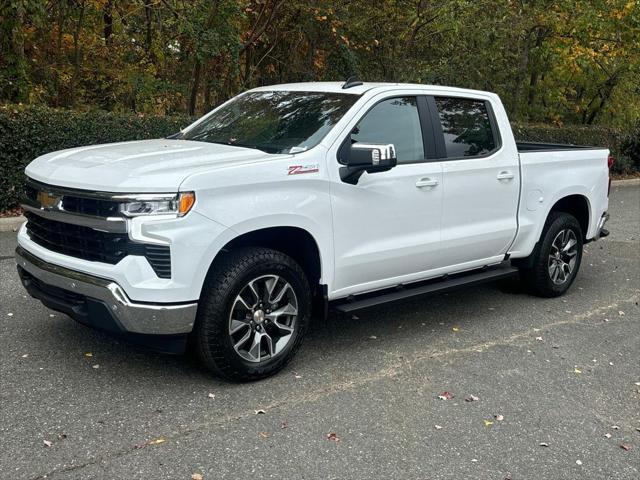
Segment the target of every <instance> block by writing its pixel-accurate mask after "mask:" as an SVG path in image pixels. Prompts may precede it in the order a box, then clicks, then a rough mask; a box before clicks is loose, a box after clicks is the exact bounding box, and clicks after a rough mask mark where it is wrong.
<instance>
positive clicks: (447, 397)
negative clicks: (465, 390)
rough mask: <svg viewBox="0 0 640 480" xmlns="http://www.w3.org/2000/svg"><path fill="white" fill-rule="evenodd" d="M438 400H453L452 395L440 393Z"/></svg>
mask: <svg viewBox="0 0 640 480" xmlns="http://www.w3.org/2000/svg"><path fill="white" fill-rule="evenodd" d="M438 398H439V399H440V400H451V399H452V398H453V394H451V393H449V392H442V393H441V394H440V395H438Z"/></svg>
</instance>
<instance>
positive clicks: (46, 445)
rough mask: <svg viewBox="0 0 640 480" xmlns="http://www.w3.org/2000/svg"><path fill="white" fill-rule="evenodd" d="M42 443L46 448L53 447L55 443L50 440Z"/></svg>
mask: <svg viewBox="0 0 640 480" xmlns="http://www.w3.org/2000/svg"><path fill="white" fill-rule="evenodd" d="M42 443H44V446H45V447H51V446H52V445H53V442H50V441H49V440H43V441H42Z"/></svg>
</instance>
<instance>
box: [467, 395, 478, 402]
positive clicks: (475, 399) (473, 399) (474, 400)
mask: <svg viewBox="0 0 640 480" xmlns="http://www.w3.org/2000/svg"><path fill="white" fill-rule="evenodd" d="M478 400H480V399H479V398H478V397H476V396H475V395H469V396H468V397H467V398H465V399H464V401H465V402H477V401H478Z"/></svg>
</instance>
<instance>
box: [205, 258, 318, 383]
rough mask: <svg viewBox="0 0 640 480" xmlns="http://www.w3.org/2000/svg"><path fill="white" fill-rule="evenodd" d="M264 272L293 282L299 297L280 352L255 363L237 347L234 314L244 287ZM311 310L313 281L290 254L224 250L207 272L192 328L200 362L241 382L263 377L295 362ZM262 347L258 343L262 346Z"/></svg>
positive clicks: (214, 371) (216, 372)
mask: <svg viewBox="0 0 640 480" xmlns="http://www.w3.org/2000/svg"><path fill="white" fill-rule="evenodd" d="M265 275H278V276H279V277H281V278H282V279H283V280H284V281H286V282H288V283H289V285H290V286H291V289H292V290H293V292H294V294H295V297H296V300H297V311H298V314H297V316H296V318H295V324H294V328H293V333H291V337H290V339H289V340H288V342H287V343H286V346H285V347H284V348H283V349H282V351H281V352H279V353H277V354H275V355H274V356H273V358H268V359H266V360H260V361H257V362H256V361H253V362H252V361H248V360H246V359H245V358H243V357H242V356H241V354H240V353H239V352H237V351H236V350H235V349H234V345H233V340H232V336H231V334H230V327H229V325H230V315H231V314H232V311H231V310H232V308H234V303H235V302H236V298H237V297H238V295H240V293H241V292H242V290H243V288H246V285H248V283H249V282H251V281H252V280H253V279H256V278H259V277H261V276H265ZM310 314H311V290H310V288H309V283H308V281H307V278H306V276H305V274H304V271H303V270H302V269H301V268H300V266H299V265H298V264H297V263H296V262H295V261H294V260H293V259H292V258H290V257H289V256H287V255H285V254H283V253H281V252H278V251H276V250H271V249H268V248H258V247H247V248H240V249H238V250H234V251H231V252H229V253H227V254H225V256H224V257H223V258H222V259H221V260H220V261H219V262H218V263H217V264H216V265H214V267H213V268H212V269H211V271H210V272H209V274H208V276H207V279H206V281H205V284H204V287H203V289H202V295H201V298H200V303H199V306H198V315H197V318H196V325H195V328H194V338H193V341H194V344H195V347H196V352H197V354H198V357H199V358H200V360H201V362H202V363H203V364H204V365H205V366H206V367H207V368H208V369H209V370H210V371H212V372H213V373H214V374H216V375H218V376H220V377H223V378H226V379H228V380H233V381H239V382H246V381H253V380H259V379H261V378H265V377H268V376H270V375H273V374H274V373H276V372H278V371H279V370H281V369H282V368H284V366H285V365H287V364H288V363H289V362H290V361H291V359H292V358H293V356H294V355H295V354H296V352H297V351H298V349H299V348H300V345H301V344H302V339H303V337H304V334H305V332H306V330H307V327H308V324H309V318H310ZM251 328H254V327H251ZM255 328H259V327H255ZM263 328H264V327H263ZM271 348H272V349H273V347H271ZM260 349H261V347H258V351H259V350H260Z"/></svg>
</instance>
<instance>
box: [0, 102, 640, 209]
mask: <svg viewBox="0 0 640 480" xmlns="http://www.w3.org/2000/svg"><path fill="white" fill-rule="evenodd" d="M192 120H193V119H191V118H189V117H152V116H139V115H133V114H116V113H108V112H103V111H89V112H73V111H68V110H59V109H52V108H47V107H32V106H20V105H18V106H15V105H7V106H0V212H2V211H4V210H6V209H8V208H10V207H12V206H14V205H16V204H17V202H18V197H19V195H20V192H21V191H22V189H23V184H24V168H25V166H26V165H27V164H28V163H29V162H30V161H31V160H33V159H34V158H36V157H38V156H40V155H43V154H45V153H48V152H52V151H55V150H62V149H64V148H71V147H79V146H82V145H92V144H98V143H109V142H121V141H126V140H142V139H147V138H162V137H166V136H167V135H169V134H171V133H174V132H177V131H178V130H179V129H180V128H181V127H184V126H186V125H188V124H189V123H191V121H192ZM512 127H513V130H514V134H515V136H516V139H517V140H522V141H524V140H527V141H538V142H552V143H574V144H581V145H595V146H604V147H608V148H610V149H611V151H612V152H613V154H614V156H615V157H616V163H615V166H614V171H615V172H616V173H631V172H633V171H636V172H637V171H640V160H639V157H640V155H639V151H640V123H639V124H638V125H636V127H635V129H634V130H632V131H631V132H628V133H626V134H623V133H622V132H621V131H619V130H617V129H614V128H608V127H600V126H565V127H556V126H551V125H539V124H535V125H534V124H522V123H515V124H513V125H512Z"/></svg>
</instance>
